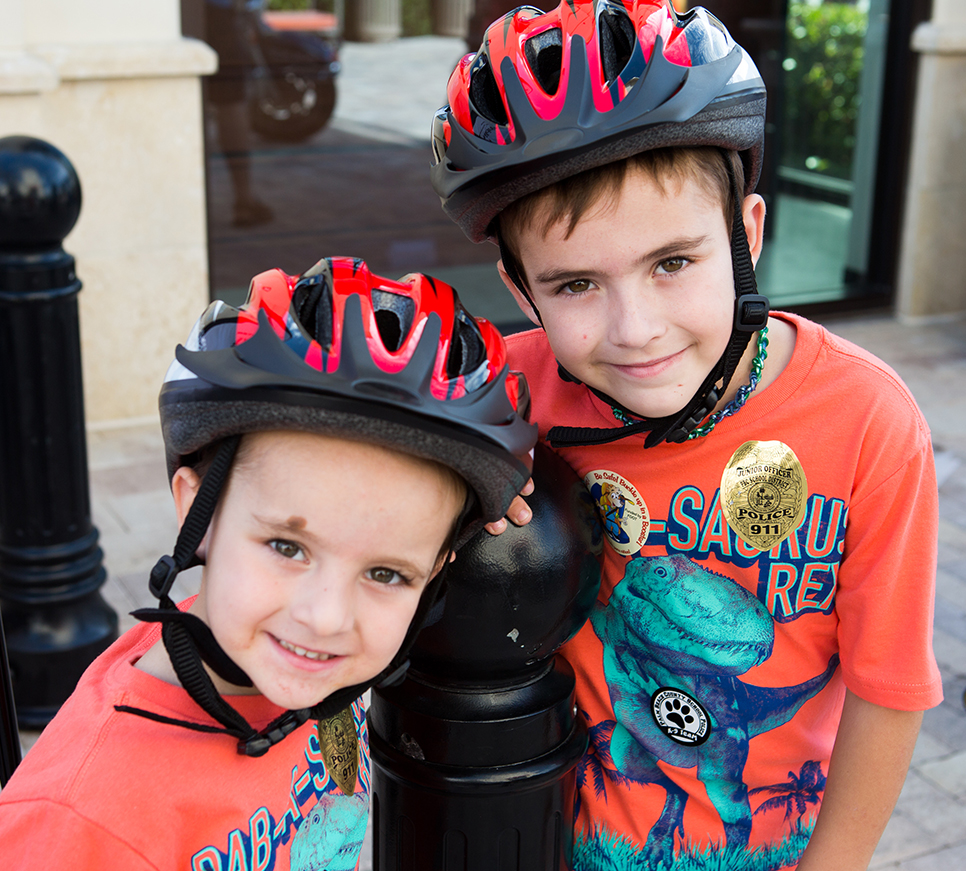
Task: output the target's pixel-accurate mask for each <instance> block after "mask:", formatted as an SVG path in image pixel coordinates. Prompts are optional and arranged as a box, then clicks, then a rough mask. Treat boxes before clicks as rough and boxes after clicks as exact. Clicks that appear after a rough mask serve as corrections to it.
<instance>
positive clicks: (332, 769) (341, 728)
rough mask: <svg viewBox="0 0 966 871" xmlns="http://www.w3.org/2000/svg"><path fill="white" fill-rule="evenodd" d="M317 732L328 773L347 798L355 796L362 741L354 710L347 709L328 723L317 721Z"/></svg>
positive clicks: (328, 720)
mask: <svg viewBox="0 0 966 871" xmlns="http://www.w3.org/2000/svg"><path fill="white" fill-rule="evenodd" d="M315 729H316V732H317V733H318V736H319V749H320V750H321V751H322V759H323V760H324V762H325V770H326V771H328V772H329V777H331V778H332V779H333V780H334V781H335V782H336V785H337V786H338V787H339V789H341V790H342V794H343V795H352V794H353V793H354V792H355V791H356V779H357V777H358V775H359V741H358V739H357V738H356V724H355V721H354V720H353V719H352V710H351V708H345V709H344V710H342V711H340V712H339V713H338V714H335V715H334V716H332V717H329V718H328V719H327V720H317V721H316V723H315Z"/></svg>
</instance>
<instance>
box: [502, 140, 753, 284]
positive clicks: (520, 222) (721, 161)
mask: <svg viewBox="0 0 966 871" xmlns="http://www.w3.org/2000/svg"><path fill="white" fill-rule="evenodd" d="M725 161H727V162H728V164H730V166H731V170H732V172H733V173H734V176H735V184H736V186H735V187H732V184H731V179H730V178H729V174H728V165H727V164H726V163H725ZM635 170H636V171H638V172H643V173H644V174H645V175H647V176H648V177H649V178H650V179H651V180H652V181H653V182H654V183H655V184H656V185H657V186H658V187H659V188H660V190H661V192H662V193H667V187H666V185H667V182H668V180H671V181H674V182H678V183H680V182H683V181H686V180H687V181H693V182H695V183H696V184H698V185H700V186H701V187H702V188H703V189H704V191H705V193H707V194H708V196H710V197H712V198H713V199H716V200H718V201H719V202H720V203H721V207H722V209H723V211H724V218H725V223H726V225H727V227H728V233H729V234H730V233H731V229H732V225H733V224H734V215H735V196H734V191H735V190H739V191H740V190H744V185H745V181H744V166H743V165H742V162H741V157H740V156H739V154H738V152H736V151H725V150H723V149H720V148H714V147H711V146H702V147H696V148H656V149H653V150H651V151H642V152H640V153H639V154H634V155H631V156H630V157H627V158H625V159H623V160H618V161H614V162H613V163H605V164H604V165H603V166H598V167H594V168H593V169H588V170H586V171H585V172H582V173H579V174H577V175H573V176H571V177H570V178H565V179H563V180H561V181H559V182H556V183H555V184H552V185H549V186H548V187H545V188H542V189H541V190H539V191H535V192H534V193H532V194H528V195H527V196H525V197H522V198H521V199H519V200H517V201H516V202H514V203H511V204H510V205H509V206H507V207H506V208H505V209H504V210H503V211H502V212H501V213H500V215H499V218H498V221H499V234H500V239H501V241H502V242H503V255H504V259H507V255H509V256H510V257H512V259H513V261H514V262H513V263H512V264H511V266H515V267H516V268H517V273H518V274H519V275H521V276H523V275H525V272H524V271H523V269H522V266H521V264H520V254H519V248H518V246H517V238H518V236H519V233H520V230H521V228H523V227H528V226H536V227H537V229H538V230H539V231H540V232H541V234H542V235H544V236H546V234H547V233H549V232H550V228H551V227H554V226H556V225H557V224H559V223H562V222H566V225H567V232H566V235H567V236H570V234H571V233H573V231H574V228H576V226H577V224H578V223H579V222H580V219H581V218H583V217H584V215H585V214H586V213H587V212H588V210H589V209H591V208H592V207H593V206H594V205H596V204H597V203H598V202H599V201H600V200H601V199H603V198H604V197H608V198H609V197H613V196H615V195H617V194H618V193H619V192H620V190H621V187H622V185H623V184H624V179H625V178H626V176H627V173H628V171H635ZM510 274H511V275H512V274H513V273H512V271H511V272H510Z"/></svg>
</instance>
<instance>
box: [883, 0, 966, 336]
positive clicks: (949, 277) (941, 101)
mask: <svg viewBox="0 0 966 871" xmlns="http://www.w3.org/2000/svg"><path fill="white" fill-rule="evenodd" d="M912 46H913V48H914V49H915V50H916V51H918V52H920V53H921V57H920V60H919V82H918V87H917V93H916V110H915V118H914V121H913V140H912V154H911V159H910V171H909V183H908V187H907V190H906V207H905V216H904V221H903V232H902V247H901V250H900V263H899V279H898V293H897V306H896V308H897V314H898V316H899V317H900V318H901V319H904V320H919V321H921V320H928V319H937V318H951V317H957V316H964V315H966V245H964V244H963V240H964V239H966V159H964V158H966V3H963V2H962V0H935V4H934V7H933V17H932V20H931V21H928V22H925V23H923V24H921V25H919V27H917V28H916V30H915V32H914V33H913V37H912Z"/></svg>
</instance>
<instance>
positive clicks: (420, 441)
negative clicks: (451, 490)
mask: <svg viewBox="0 0 966 871" xmlns="http://www.w3.org/2000/svg"><path fill="white" fill-rule="evenodd" d="M176 358H177V359H176V360H175V362H174V363H172V365H171V367H170V368H169V370H168V373H167V375H166V376H165V381H164V386H163V387H162V390H161V396H160V400H159V402H160V410H161V427H162V431H163V434H164V441H165V449H166V452H167V460H168V471H169V474H173V473H174V470H175V469H176V468H177V467H178V466H180V465H185V464H186V463H188V462H190V458H191V456H192V454H195V453H196V452H197V451H198V450H199V449H200V448H203V447H205V446H207V445H210V444H212V443H213V442H215V441H217V440H219V439H221V438H224V437H225V436H229V435H234V434H240V433H246V432H255V431H258V430H269V429H297V430H306V431H311V432H322V433H331V434H334V435H346V434H347V435H349V436H351V437H352V438H353V439H366V440H368V441H372V442H376V443H378V444H382V445H384V446H386V447H390V448H394V449H399V450H402V451H406V452H407V453H411V454H415V455H417V456H420V457H424V458H426V459H430V460H436V461H438V462H440V463H443V464H444V465H447V466H450V467H451V468H453V469H454V470H455V471H456V472H458V473H459V474H460V475H461V476H462V477H463V478H464V479H465V480H466V482H467V484H468V485H469V487H470V489H471V490H472V492H473V493H474V494H475V496H476V502H477V506H476V508H475V509H474V511H473V514H472V517H470V518H467V519H468V520H469V521H471V522H472V521H474V520H476V521H491V520H496V519H498V518H500V517H502V516H503V514H504V513H505V511H506V509H507V506H508V505H509V503H510V500H511V499H512V498H513V497H514V496H515V495H516V494H517V493H518V492H519V491H520V488H521V487H522V486H523V484H524V483H525V482H526V480H527V478H528V477H529V474H530V456H529V451H530V449H531V448H532V447H533V443H534V440H535V435H534V433H535V428H534V427H533V426H532V425H531V424H529V423H528V422H527V419H526V414H527V411H528V405H529V394H528V392H527V388H526V382H525V381H524V379H523V376H522V375H518V374H515V373H511V372H510V371H509V370H508V368H507V364H506V347H505V345H504V342H503V337H502V336H501V335H500V333H499V332H498V331H497V329H496V328H495V327H494V326H493V325H492V324H490V323H489V322H488V321H486V320H483V319H482V318H480V319H477V318H474V317H473V316H472V315H470V314H469V313H468V312H467V311H466V309H464V308H463V306H462V304H461V303H460V300H459V297H458V296H457V294H456V292H455V291H454V290H453V288H452V287H450V286H449V285H448V284H445V283H443V282H441V281H437V280H435V279H433V278H430V277H429V276H425V275H418V274H417V275H412V276H409V277H408V278H406V279H404V280H402V281H391V280H389V279H385V278H380V277H379V276H377V275H373V274H372V273H371V272H370V271H369V269H368V267H367V266H366V264H365V263H364V262H362V261H361V260H356V259H352V258H347V257H342V258H336V257H333V258H328V259H324V260H320V261H319V262H318V263H317V264H316V265H315V266H313V267H312V268H311V269H310V270H308V271H307V272H306V273H304V274H303V275H302V276H301V277H298V278H296V277H293V276H289V275H286V274H285V273H284V272H282V271H281V270H279V269H273V270H270V271H268V272H263V273H261V274H260V275H257V276H255V278H254V279H253V280H252V283H251V288H250V291H249V297H248V301H247V302H246V304H245V305H244V306H243V307H242V308H240V309H236V308H233V307H231V306H228V305H226V304H225V303H223V302H220V301H215V302H213V303H211V305H210V306H209V307H208V309H207V310H206V311H205V313H204V314H203V315H202V316H201V318H200V319H199V321H198V323H197V324H196V325H195V328H194V329H193V330H192V333H191V336H190V337H189V339H188V342H187V344H186V346H185V347H179V348H178V349H177V352H176ZM476 525H477V526H478V524H476Z"/></svg>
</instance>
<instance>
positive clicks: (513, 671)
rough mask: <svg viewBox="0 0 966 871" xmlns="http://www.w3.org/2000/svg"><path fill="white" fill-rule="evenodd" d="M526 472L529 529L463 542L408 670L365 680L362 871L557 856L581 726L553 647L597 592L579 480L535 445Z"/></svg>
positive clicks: (540, 861)
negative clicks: (366, 834)
mask: <svg viewBox="0 0 966 871" xmlns="http://www.w3.org/2000/svg"><path fill="white" fill-rule="evenodd" d="M533 478H534V483H535V484H536V490H535V492H534V494H533V496H531V497H528V502H529V504H530V506H531V508H532V509H533V520H532V521H531V522H530V524H529V525H528V526H526V527H522V528H517V527H512V526H511V527H510V528H509V529H507V531H506V532H504V533H503V534H502V535H500V536H498V537H493V536H490V535H489V534H487V533H485V532H484V533H481V534H480V536H478V537H477V538H475V539H474V540H473V541H471V542H470V543H469V544H467V545H466V546H465V547H464V548H463V549H462V550H461V551H460V553H459V555H458V557H457V559H456V562H455V563H454V564H453V565H452V566H451V568H450V571H449V573H448V575H447V593H446V599H445V601H444V604H443V608H442V616H441V617H440V619H439V620H438V621H437V622H436V623H433V624H432V625H430V626H428V627H427V628H426V629H424V630H423V632H422V633H421V634H420V636H419V640H418V641H417V644H416V646H415V647H414V649H413V652H412V657H411V658H412V667H411V668H410V670H409V672H408V674H407V676H406V679H405V680H404V681H403V682H402V683H401V684H400V685H398V686H395V687H388V688H383V689H377V690H373V693H372V703H371V706H370V708H369V739H370V747H371V750H372V763H373V772H372V806H373V826H374V838H373V840H374V848H373V854H374V855H373V867H374V869H375V871H426V869H434V871H564V869H568V868H569V867H570V859H571V852H572V844H573V841H572V826H573V803H574V790H575V782H576V769H575V766H576V764H577V762H578V761H579V759H580V757H581V755H582V754H583V752H584V750H585V749H586V747H587V733H586V730H585V728H584V727H583V724H582V723H579V722H577V720H576V717H575V715H574V714H575V709H574V676H573V672H572V670H571V669H570V667H569V666H568V665H567V664H566V663H565V662H564V661H563V660H561V659H559V658H558V657H556V656H555V655H554V653H555V651H556V650H557V649H558V648H559V647H560V645H562V644H563V643H564V642H565V641H567V640H568V639H570V638H571V637H572V636H573V635H574V634H575V633H576V632H577V630H578V629H579V628H580V626H581V625H582V624H583V623H584V621H585V620H586V618H587V616H588V615H589V614H590V609H591V608H592V606H593V603H594V601H595V599H596V596H597V590H598V588H599V586H600V568H599V566H598V563H597V560H596V558H595V556H594V554H593V552H592V546H591V542H592V539H593V537H594V536H593V533H594V530H595V528H596V522H597V521H596V518H595V515H594V513H593V509H592V507H591V503H590V501H589V499H588V498H586V490H585V488H584V485H583V483H582V482H581V481H580V479H579V478H578V477H577V475H576V474H575V473H574V472H573V470H572V469H571V468H570V467H569V466H568V465H567V464H566V463H565V462H564V461H563V460H561V459H560V458H559V457H557V456H556V455H555V454H553V453H552V452H551V451H550V450H549V449H547V448H544V447H543V446H541V445H538V446H537V450H536V452H535V456H534V470H533ZM597 540H599V536H598V537H597Z"/></svg>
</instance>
